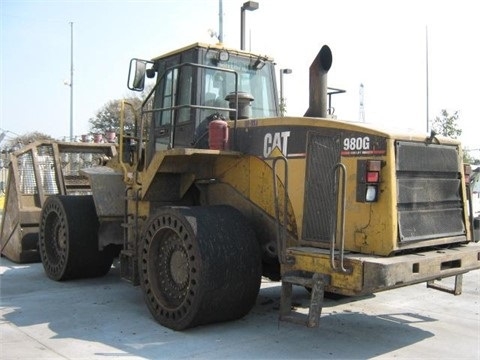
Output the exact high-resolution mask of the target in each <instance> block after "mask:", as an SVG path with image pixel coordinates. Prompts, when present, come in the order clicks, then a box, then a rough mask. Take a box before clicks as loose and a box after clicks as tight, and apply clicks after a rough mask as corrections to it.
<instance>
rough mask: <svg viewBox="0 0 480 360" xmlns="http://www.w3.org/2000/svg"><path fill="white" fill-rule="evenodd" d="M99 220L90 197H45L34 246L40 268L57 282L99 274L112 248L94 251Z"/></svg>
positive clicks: (106, 267) (107, 263)
mask: <svg viewBox="0 0 480 360" xmlns="http://www.w3.org/2000/svg"><path fill="white" fill-rule="evenodd" d="M98 227H99V222H98V218H97V214H96V211H95V205H94V202H93V197H92V196H60V195H59V196H56V195H52V196H49V197H48V198H47V200H46V201H45V204H44V206H43V208H42V212H41V216H40V226H39V237H38V245H39V250H40V257H41V260H42V264H43V268H44V269H45V272H46V274H47V275H48V277H49V278H51V279H53V280H57V281H61V280H67V279H76V278H87V277H97V276H103V275H105V274H106V273H108V271H109V270H110V268H111V266H112V263H113V257H114V251H113V249H111V248H109V247H107V248H105V249H104V250H103V251H99V250H98V241H97V234H98Z"/></svg>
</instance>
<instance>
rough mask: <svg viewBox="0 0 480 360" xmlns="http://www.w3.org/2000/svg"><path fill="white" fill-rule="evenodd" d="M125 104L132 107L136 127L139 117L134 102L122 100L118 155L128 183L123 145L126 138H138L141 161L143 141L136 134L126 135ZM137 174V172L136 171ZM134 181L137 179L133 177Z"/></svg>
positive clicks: (124, 177)
mask: <svg viewBox="0 0 480 360" xmlns="http://www.w3.org/2000/svg"><path fill="white" fill-rule="evenodd" d="M125 105H128V106H130V107H131V108H132V113H133V117H134V119H135V127H136V126H137V122H138V119H137V114H135V108H134V107H133V104H131V103H129V102H128V101H125V100H122V101H121V105H120V129H119V133H120V134H119V138H120V141H119V144H118V152H119V156H118V162H119V164H120V166H121V167H122V170H123V180H124V181H125V182H126V183H127V182H128V176H127V173H128V170H127V166H126V165H125V162H124V161H123V147H124V139H133V140H136V141H137V161H139V159H140V151H141V149H140V147H141V146H140V145H141V142H140V141H139V139H138V138H137V137H135V136H126V135H125V130H124V129H125ZM140 131H143V121H142V124H141V129H140ZM135 174H136V172H135ZM133 180H134V181H136V179H133Z"/></svg>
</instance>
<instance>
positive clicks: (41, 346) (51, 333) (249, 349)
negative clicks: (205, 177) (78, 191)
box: [0, 258, 480, 360]
mask: <svg viewBox="0 0 480 360" xmlns="http://www.w3.org/2000/svg"><path fill="white" fill-rule="evenodd" d="M0 274H1V276H0V281H1V283H0V290H1V304H0V334H1V339H0V358H1V359H2V360H10V359H22V360H23V359H122V360H127V359H310V358H311V359H390V358H404V359H414V358H415V359H420V358H421V359H426V358H431V359H480V315H479V312H480V296H479V295H480V271H476V272H472V273H468V274H466V275H465V276H464V279H463V294H462V295H460V296H453V295H450V294H447V293H444V292H440V291H436V290H433V289H427V288H426V286H425V285H424V284H421V285H415V286H410V287H407V288H402V289H396V290H391V291H387V292H383V293H379V294H376V295H374V296H370V297H364V298H360V299H357V300H356V301H351V300H350V301H346V300H345V299H341V300H326V303H325V306H324V308H323V313H322V318H321V320H320V327H319V328H314V329H309V328H306V327H302V326H300V325H294V324H291V323H285V322H279V321H278V306H279V298H280V284H279V283H278V282H270V281H267V280H265V281H264V282H263V284H262V289H261V292H260V295H259V297H258V300H257V304H256V306H255V308H254V309H253V310H252V311H251V313H250V314H249V315H248V316H246V317H245V318H243V319H241V320H238V321H234V322H229V323H222V324H215V325H210V326H204V327H198V328H194V329H190V330H188V331H184V332H175V331H172V330H169V329H167V328H164V327H162V326H160V325H158V324H157V323H156V322H154V321H153V320H152V317H151V316H150V314H149V312H148V310H147V308H146V306H145V304H144V302H143V298H142V293H141V290H140V289H139V288H135V287H132V286H131V285H130V284H128V283H126V282H124V281H123V280H121V279H120V277H119V270H118V269H116V268H113V269H112V271H111V272H110V273H109V274H108V275H107V276H105V277H103V278H98V279H89V280H77V281H69V282H54V281H52V280H49V279H48V278H47V277H46V275H45V274H44V272H43V268H42V265H41V264H28V265H19V264H14V263H12V262H10V261H8V260H7V259H5V258H2V259H1V260H0ZM444 282H445V280H444ZM307 298H308V293H307V292H306V291H305V289H303V288H300V287H297V288H296V289H295V298H294V302H295V303H297V304H300V305H301V304H306V300H307ZM305 310H306V309H305Z"/></svg>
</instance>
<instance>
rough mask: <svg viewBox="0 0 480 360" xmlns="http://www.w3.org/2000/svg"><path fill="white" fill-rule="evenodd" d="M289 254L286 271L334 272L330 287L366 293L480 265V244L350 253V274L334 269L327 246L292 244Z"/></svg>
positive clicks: (346, 262) (346, 292)
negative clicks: (390, 252)
mask: <svg viewBox="0 0 480 360" xmlns="http://www.w3.org/2000/svg"><path fill="white" fill-rule="evenodd" d="M287 258H288V259H289V260H291V263H288V264H285V265H283V266H282V273H286V272H289V271H299V270H300V271H308V272H312V273H315V272H319V273H322V274H326V275H329V276H330V284H329V285H327V286H326V290H327V291H330V292H334V293H339V294H344V295H364V294H371V293H374V292H378V291H382V290H387V289H393V288H397V287H402V286H406V285H412V284H417V283H422V282H427V281H430V280H435V279H442V278H447V277H451V276H455V275H459V274H463V273H466V272H469V271H472V270H476V269H480V244H468V245H461V246H457V247H455V248H452V249H442V250H432V251H426V252H421V253H416V254H409V255H399V256H393V257H379V256H373V255H361V254H347V253H346V254H345V258H344V267H345V268H346V269H348V270H349V272H348V273H346V274H342V273H338V272H335V271H333V270H332V269H331V267H330V258H329V254H328V251H327V250H325V249H317V248H306V247H297V248H289V249H287Z"/></svg>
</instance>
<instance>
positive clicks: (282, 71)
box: [280, 69, 292, 116]
mask: <svg viewBox="0 0 480 360" xmlns="http://www.w3.org/2000/svg"><path fill="white" fill-rule="evenodd" d="M291 73H292V69H280V113H281V115H282V116H285V108H286V104H285V98H284V97H283V74H291Z"/></svg>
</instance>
